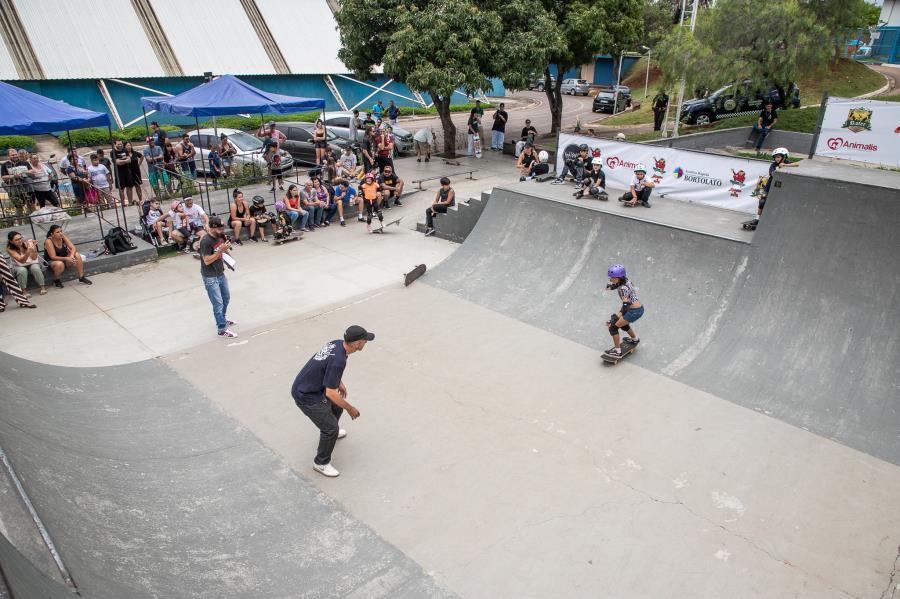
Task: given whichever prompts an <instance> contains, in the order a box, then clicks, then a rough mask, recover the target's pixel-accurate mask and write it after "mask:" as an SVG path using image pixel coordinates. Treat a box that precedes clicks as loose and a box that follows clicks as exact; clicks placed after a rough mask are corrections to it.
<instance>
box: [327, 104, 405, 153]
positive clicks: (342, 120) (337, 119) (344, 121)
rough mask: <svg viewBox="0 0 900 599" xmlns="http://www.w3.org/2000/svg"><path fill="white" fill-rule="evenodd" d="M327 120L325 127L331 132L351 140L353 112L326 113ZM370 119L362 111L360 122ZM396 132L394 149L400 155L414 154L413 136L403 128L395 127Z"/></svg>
mask: <svg viewBox="0 0 900 599" xmlns="http://www.w3.org/2000/svg"><path fill="white" fill-rule="evenodd" d="M324 114H325V118H324V119H323V122H324V123H325V127H327V128H328V130H329V131H332V132H334V134H335V135H336V136H337V137H339V138H341V139H347V140H349V139H350V117H352V116H353V112H351V111H344V112H326V113H324ZM368 117H369V113H367V112H362V111H360V113H359V121H360V123H362V122H363V121H365V120H366V119H367V118H368ZM320 118H321V117H320ZM393 132H394V149H395V150H396V152H397V153H398V154H407V153H409V152H412V149H413V134H412V133H410V132H409V131H407V130H406V129H404V128H403V127H400V126H397V127H393ZM359 134H360V137H359V139H360V140H362V135H361V134H362V129H360V131H359Z"/></svg>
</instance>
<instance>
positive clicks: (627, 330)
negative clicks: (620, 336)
mask: <svg viewBox="0 0 900 599" xmlns="http://www.w3.org/2000/svg"><path fill="white" fill-rule="evenodd" d="M621 328H622V330H623V331H625V332H626V333H630V332H631V325H630V324H627V323H626V324H625V326H624V327H621Z"/></svg>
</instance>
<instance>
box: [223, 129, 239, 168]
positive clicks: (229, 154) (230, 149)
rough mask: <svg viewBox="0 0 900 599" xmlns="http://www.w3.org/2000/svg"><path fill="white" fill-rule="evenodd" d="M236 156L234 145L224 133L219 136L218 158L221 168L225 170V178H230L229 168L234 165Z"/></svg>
mask: <svg viewBox="0 0 900 599" xmlns="http://www.w3.org/2000/svg"><path fill="white" fill-rule="evenodd" d="M235 154H237V149H235V147H234V144H233V143H231V140H230V139H228V136H227V135H225V134H224V133H221V134H219V156H221V158H222V168H223V169H224V170H225V178H226V179H227V178H228V177H231V166H232V164H234V155H235Z"/></svg>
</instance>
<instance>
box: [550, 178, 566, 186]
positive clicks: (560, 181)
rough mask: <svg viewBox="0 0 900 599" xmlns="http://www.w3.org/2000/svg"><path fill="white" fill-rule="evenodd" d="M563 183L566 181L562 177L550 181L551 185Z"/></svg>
mask: <svg viewBox="0 0 900 599" xmlns="http://www.w3.org/2000/svg"><path fill="white" fill-rule="evenodd" d="M563 183H565V181H563V180H562V179H554V180H553V181H550V185H562V184H563Z"/></svg>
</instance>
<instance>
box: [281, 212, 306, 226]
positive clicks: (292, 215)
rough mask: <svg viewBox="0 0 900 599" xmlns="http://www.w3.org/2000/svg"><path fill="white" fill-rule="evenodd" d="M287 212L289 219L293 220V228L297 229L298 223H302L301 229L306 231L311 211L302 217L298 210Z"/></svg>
mask: <svg viewBox="0 0 900 599" xmlns="http://www.w3.org/2000/svg"><path fill="white" fill-rule="evenodd" d="M285 212H287V215H288V218H290V219H291V226H292V227H294V228H295V229H296V228H297V223H298V222H299V223H300V228H301V229H305V228H306V225H307V223H309V211H307V212H305V213H304V214H303V216H301V215H300V212H299V211H297V210H285Z"/></svg>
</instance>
